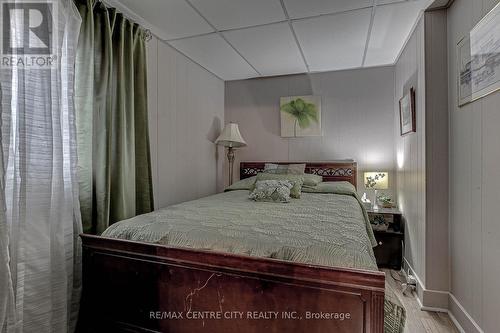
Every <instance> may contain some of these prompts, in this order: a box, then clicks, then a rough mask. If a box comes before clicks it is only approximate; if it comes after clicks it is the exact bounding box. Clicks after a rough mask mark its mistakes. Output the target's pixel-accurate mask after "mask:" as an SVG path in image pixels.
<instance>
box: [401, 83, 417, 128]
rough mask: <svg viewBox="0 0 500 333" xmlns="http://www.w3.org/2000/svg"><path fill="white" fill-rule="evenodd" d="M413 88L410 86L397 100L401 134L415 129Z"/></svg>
mask: <svg viewBox="0 0 500 333" xmlns="http://www.w3.org/2000/svg"><path fill="white" fill-rule="evenodd" d="M415 111H416V110H415V89H414V88H410V91H408V92H407V93H406V94H405V95H404V96H403V97H402V98H401V99H400V100H399V124H400V132H401V136H403V135H406V134H409V133H413V132H416V131H417V124H416V120H417V117H416V113H415Z"/></svg>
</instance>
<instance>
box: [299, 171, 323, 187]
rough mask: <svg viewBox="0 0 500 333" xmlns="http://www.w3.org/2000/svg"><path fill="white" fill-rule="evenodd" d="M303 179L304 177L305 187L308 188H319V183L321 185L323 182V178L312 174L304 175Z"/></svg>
mask: <svg viewBox="0 0 500 333" xmlns="http://www.w3.org/2000/svg"><path fill="white" fill-rule="evenodd" d="M303 177H304V186H307V187H314V186H317V185H318V184H319V183H321V182H322V181H323V177H322V176H318V175H313V174H310V173H305V174H304V175H303Z"/></svg>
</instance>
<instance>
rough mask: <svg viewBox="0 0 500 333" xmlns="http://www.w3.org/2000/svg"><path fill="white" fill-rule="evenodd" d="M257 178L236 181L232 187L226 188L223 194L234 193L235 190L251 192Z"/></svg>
mask: <svg viewBox="0 0 500 333" xmlns="http://www.w3.org/2000/svg"><path fill="white" fill-rule="evenodd" d="M256 179H257V176H252V177H248V178H245V179H242V180H238V181H237V182H235V183H233V185H231V186H229V187H226V189H225V190H224V192H228V191H235V190H251V189H252V188H253V186H254V184H255V180H256Z"/></svg>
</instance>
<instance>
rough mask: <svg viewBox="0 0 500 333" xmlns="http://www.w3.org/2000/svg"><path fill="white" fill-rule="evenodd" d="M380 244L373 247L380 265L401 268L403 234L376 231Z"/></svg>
mask: <svg viewBox="0 0 500 333" xmlns="http://www.w3.org/2000/svg"><path fill="white" fill-rule="evenodd" d="M375 238H376V239H377V243H378V245H377V246H376V247H375V248H373V252H374V253H375V258H376V259H377V265H378V266H379V267H385V268H392V269H396V270H399V269H401V263H402V260H403V253H402V250H403V243H402V242H403V234H400V233H394V232H377V231H376V232H375Z"/></svg>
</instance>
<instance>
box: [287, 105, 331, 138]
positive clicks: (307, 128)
mask: <svg viewBox="0 0 500 333" xmlns="http://www.w3.org/2000/svg"><path fill="white" fill-rule="evenodd" d="M280 115H281V136H282V137H286V138H289V137H292V138H293V137H301V136H321V96H290V97H281V98H280Z"/></svg>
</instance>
